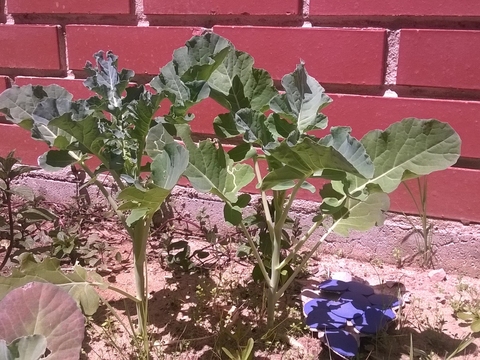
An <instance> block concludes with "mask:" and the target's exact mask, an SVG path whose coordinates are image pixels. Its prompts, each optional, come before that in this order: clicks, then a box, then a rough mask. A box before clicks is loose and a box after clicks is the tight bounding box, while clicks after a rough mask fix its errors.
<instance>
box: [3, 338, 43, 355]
mask: <svg viewBox="0 0 480 360" xmlns="http://www.w3.org/2000/svg"><path fill="white" fill-rule="evenodd" d="M8 348H9V350H10V356H11V357H10V359H18V360H39V359H41V358H43V355H45V351H46V350H47V338H46V337H45V336H43V335H40V334H36V335H25V336H21V337H19V338H17V339H15V340H13V341H12V342H11V343H10V344H9V345H8ZM0 359H3V358H2V357H1V356H0Z"/></svg>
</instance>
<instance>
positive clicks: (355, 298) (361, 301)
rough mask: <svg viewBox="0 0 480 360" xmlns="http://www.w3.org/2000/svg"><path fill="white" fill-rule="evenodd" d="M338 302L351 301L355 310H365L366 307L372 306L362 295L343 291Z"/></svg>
mask: <svg viewBox="0 0 480 360" xmlns="http://www.w3.org/2000/svg"><path fill="white" fill-rule="evenodd" d="M338 300H339V301H342V300H345V301H351V302H352V303H353V306H355V307H356V308H357V309H362V310H365V309H366V308H367V307H369V306H372V303H371V302H370V301H368V299H367V298H366V297H365V296H363V295H362V294H358V293H355V292H352V291H345V292H344V293H342V295H340V298H339V299H338Z"/></svg>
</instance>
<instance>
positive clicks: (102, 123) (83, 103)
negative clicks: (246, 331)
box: [0, 52, 188, 358]
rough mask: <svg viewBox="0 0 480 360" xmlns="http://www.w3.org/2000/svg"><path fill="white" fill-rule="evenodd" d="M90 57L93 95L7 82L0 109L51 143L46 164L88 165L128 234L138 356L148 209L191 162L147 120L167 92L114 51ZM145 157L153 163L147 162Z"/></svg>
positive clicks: (88, 82)
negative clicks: (136, 80)
mask: <svg viewBox="0 0 480 360" xmlns="http://www.w3.org/2000/svg"><path fill="white" fill-rule="evenodd" d="M95 58H96V65H95V66H94V65H92V64H91V63H89V62H88V63H87V65H86V68H85V70H86V72H87V74H88V75H89V77H88V78H87V80H86V81H85V86H86V87H87V88H89V89H90V90H92V91H93V92H94V93H95V94H96V95H95V96H93V97H91V98H89V99H87V100H78V101H74V100H73V96H72V95H71V94H70V93H69V92H68V91H67V90H65V89H63V88H62V87H60V86H57V85H50V86H45V87H42V86H32V85H27V86H23V87H12V88H10V89H8V90H6V91H5V92H3V93H2V94H1V95H0V111H2V112H3V113H4V114H5V115H6V117H7V119H8V120H10V121H12V122H13V123H15V124H18V125H19V126H21V127H23V128H25V129H27V130H29V131H31V134H32V137H33V138H34V139H37V140H41V141H44V142H46V143H47V144H48V145H49V146H50V147H51V150H49V151H48V152H46V153H45V154H44V155H42V156H41V157H40V158H39V164H40V165H41V166H42V167H43V168H44V169H46V170H51V171H55V170H59V169H62V168H64V167H66V166H70V165H73V164H75V165H76V166H79V167H80V168H81V169H82V170H83V171H85V173H86V174H88V175H89V177H90V180H89V181H90V183H92V184H95V185H96V186H97V187H98V188H99V190H100V191H101V193H102V194H103V195H104V196H105V198H106V199H107V201H108V203H109V204H110V206H111V207H112V209H113V210H114V211H115V212H116V214H117V215H118V217H119V219H120V221H121V222H122V224H123V225H124V227H125V229H126V230H127V232H128V234H129V235H130V237H131V238H132V244H133V254H134V273H135V283H136V296H135V297H133V299H134V300H135V303H136V306H137V315H138V330H137V333H138V336H140V337H141V338H142V339H143V344H144V348H143V352H144V354H142V355H141V356H144V357H146V358H148V356H149V343H148V336H147V309H148V305H147V302H148V297H147V295H148V289H147V279H146V272H145V266H146V263H145V255H146V247H147V239H148V236H149V231H150V224H151V221H152V217H153V214H154V213H155V211H156V210H157V209H158V208H159V207H160V205H161V204H162V202H163V201H164V200H165V198H166V197H167V196H168V195H169V193H170V191H171V189H172V188H173V186H174V185H175V184H176V182H177V180H178V179H179V177H180V176H181V175H182V173H183V171H184V170H185V168H186V167H187V165H188V152H187V151H186V150H185V149H184V147H183V146H181V145H180V144H178V143H176V142H175V141H174V139H173V137H172V136H171V135H170V134H169V133H168V132H167V131H166V130H165V128H164V126H163V124H162V123H161V121H160V120H158V121H152V120H153V119H154V118H155V113H156V112H157V110H158V109H159V106H160V105H159V104H160V101H161V100H162V99H163V98H164V97H165V95H163V94H151V93H150V92H148V91H147V90H146V89H145V87H144V86H133V85H132V86H129V81H130V80H131V78H132V77H133V75H134V73H133V71H130V70H121V71H118V70H117V57H116V56H115V55H114V54H112V53H110V52H108V53H103V52H99V53H97V54H95ZM144 156H148V157H150V159H151V161H150V162H147V163H144V162H143V158H144ZM91 157H96V158H97V159H98V160H99V161H100V163H101V165H100V166H99V167H98V168H97V169H95V170H94V171H92V170H91V169H90V168H89V167H88V166H87V164H86V161H87V160H88V159H89V158H91ZM101 173H108V174H109V175H111V176H112V178H113V180H114V182H115V184H116V186H117V187H118V189H120V193H119V194H118V195H117V196H116V198H115V196H113V195H112V194H111V193H110V192H109V191H108V189H107V188H106V187H105V186H104V184H103V183H102V182H101V181H99V180H98V176H99V175H100V174H101ZM142 173H147V174H148V175H149V176H147V177H145V176H142ZM125 212H126V213H128V215H126V214H125ZM130 298H132V297H130Z"/></svg>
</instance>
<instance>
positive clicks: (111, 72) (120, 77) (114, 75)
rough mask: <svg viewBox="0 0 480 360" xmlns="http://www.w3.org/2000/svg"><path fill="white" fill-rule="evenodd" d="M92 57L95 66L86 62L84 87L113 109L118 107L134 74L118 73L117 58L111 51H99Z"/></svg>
mask: <svg viewBox="0 0 480 360" xmlns="http://www.w3.org/2000/svg"><path fill="white" fill-rule="evenodd" d="M93 56H94V57H95V60H96V66H95V67H94V66H93V65H92V63H91V62H89V61H88V62H87V64H86V66H85V71H86V72H87V74H88V75H89V77H88V78H87V79H86V80H85V81H84V84H85V86H86V87H87V88H89V89H90V90H92V91H94V92H96V93H97V94H99V95H100V96H102V97H103V98H105V99H106V100H108V102H109V103H110V104H111V105H112V106H113V107H114V108H118V107H120V106H121V102H122V99H121V97H122V92H123V91H124V90H125V88H126V87H127V86H128V82H129V81H130V79H131V78H132V77H133V76H134V75H135V73H134V72H133V71H132V70H127V69H123V70H122V71H121V72H118V69H117V67H118V57H117V56H116V55H114V54H113V53H112V52H111V51H108V52H107V53H106V54H105V53H104V52H103V51H99V52H97V53H95V54H94V55H93Z"/></svg>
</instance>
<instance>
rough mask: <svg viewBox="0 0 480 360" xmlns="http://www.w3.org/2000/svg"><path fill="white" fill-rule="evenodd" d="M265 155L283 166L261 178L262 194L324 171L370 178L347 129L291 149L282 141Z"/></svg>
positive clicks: (368, 164)
mask: <svg viewBox="0 0 480 360" xmlns="http://www.w3.org/2000/svg"><path fill="white" fill-rule="evenodd" d="M268 151H269V152H270V154H271V156H272V157H273V158H275V159H276V160H277V161H279V162H281V163H283V164H284V166H283V167H280V168H277V169H274V170H273V171H271V172H270V173H269V174H268V175H267V176H266V177H265V179H264V181H263V183H262V189H263V190H266V189H267V188H271V187H273V186H276V185H278V184H281V183H282V182H283V181H289V180H293V179H302V178H309V177H321V176H322V174H323V173H324V172H325V170H333V171H340V172H346V173H351V174H355V175H357V176H360V177H365V178H370V177H371V176H372V175H373V171H374V169H373V164H372V162H371V161H370V158H369V157H368V156H367V155H366V153H365V149H364V148H363V146H362V144H361V143H360V142H359V141H357V140H356V139H355V138H353V137H351V136H350V135H349V128H332V132H331V135H328V136H327V137H325V138H323V139H320V140H319V141H315V140H312V139H311V138H305V139H304V140H303V141H301V142H298V143H297V144H295V145H294V146H290V144H287V143H286V142H285V141H284V142H282V143H281V144H280V145H279V146H276V147H274V148H273V149H271V150H268ZM285 167H286V168H285Z"/></svg>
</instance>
